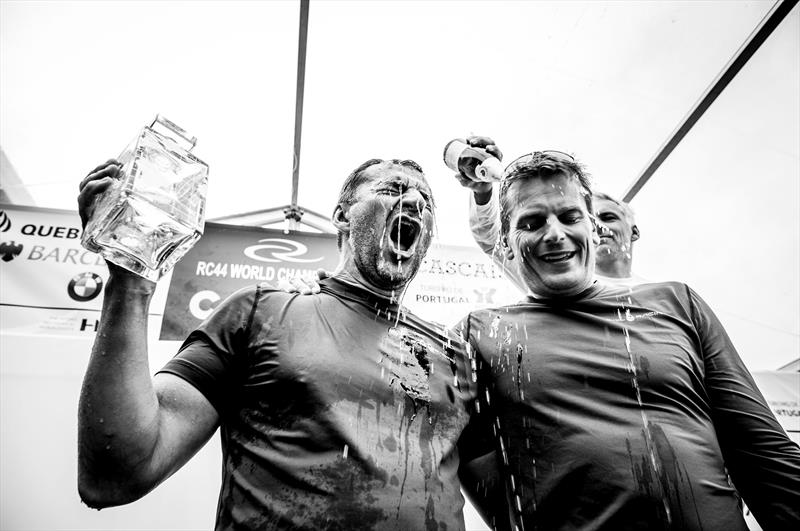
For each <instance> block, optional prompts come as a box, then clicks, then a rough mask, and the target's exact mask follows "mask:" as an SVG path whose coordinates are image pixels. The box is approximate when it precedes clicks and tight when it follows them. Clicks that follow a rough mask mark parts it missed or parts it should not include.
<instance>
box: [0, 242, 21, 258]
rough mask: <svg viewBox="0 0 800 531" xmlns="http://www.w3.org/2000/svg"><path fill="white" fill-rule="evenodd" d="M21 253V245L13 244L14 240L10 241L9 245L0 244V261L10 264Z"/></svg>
mask: <svg viewBox="0 0 800 531" xmlns="http://www.w3.org/2000/svg"><path fill="white" fill-rule="evenodd" d="M21 252H22V244H21V243H15V242H14V240H11V242H10V243H7V242H2V243H0V260H2V261H3V262H10V261H11V260H13V259H14V258H16V257H17V256H19V253H21Z"/></svg>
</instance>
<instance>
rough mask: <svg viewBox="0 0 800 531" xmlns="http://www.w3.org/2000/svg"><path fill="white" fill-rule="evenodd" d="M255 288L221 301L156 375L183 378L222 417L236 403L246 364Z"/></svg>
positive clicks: (257, 297)
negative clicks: (164, 374)
mask: <svg viewBox="0 0 800 531" xmlns="http://www.w3.org/2000/svg"><path fill="white" fill-rule="evenodd" d="M259 291H260V289H259V288H245V289H242V290H240V291H238V292H236V293H234V294H233V295H231V296H230V297H228V298H227V299H225V300H224V301H223V302H222V303H221V304H220V305H219V306H217V308H216V309H215V310H214V312H212V314H211V315H210V316H209V317H208V318H207V319H206V320H205V321H204V322H203V323H201V324H200V326H198V327H197V329H195V330H194V331H192V332H191V333H190V334H189V336H188V337H187V338H186V341H184V343H183V345H182V346H181V348H180V350H179V351H178V353H177V354H176V355H175V357H174V358H172V359H171V360H170V361H169V362H167V364H166V365H165V366H164V367H163V368H162V369H161V370H160V371H159V372H162V373H169V374H174V375H175V376H178V377H180V378H183V379H184V380H186V381H187V382H189V383H190V384H191V385H193V386H194V387H195V388H197V390H198V391H200V392H201V393H202V394H203V396H205V397H206V399H208V401H209V402H211V404H212V405H213V406H214V408H216V410H217V412H218V413H219V415H220V416H221V417H223V418H224V417H225V416H226V415H227V414H228V413H229V412H230V411H231V409H232V407H233V405H234V403H235V402H236V397H237V395H238V389H239V387H240V385H241V382H242V380H243V378H244V372H245V369H246V367H247V360H248V343H249V342H248V338H249V335H250V328H251V324H252V320H253V315H254V313H255V310H256V305H257V303H258V300H259Z"/></svg>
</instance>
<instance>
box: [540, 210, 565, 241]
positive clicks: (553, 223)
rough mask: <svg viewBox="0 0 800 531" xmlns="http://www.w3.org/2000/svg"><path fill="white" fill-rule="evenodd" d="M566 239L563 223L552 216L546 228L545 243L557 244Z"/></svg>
mask: <svg viewBox="0 0 800 531" xmlns="http://www.w3.org/2000/svg"><path fill="white" fill-rule="evenodd" d="M565 237H566V234H565V233H564V227H562V226H561V222H560V221H559V220H558V218H557V217H555V216H550V217H549V218H548V219H547V224H546V226H545V233H544V238H543V239H544V241H545V243H555V242H558V241H561V240H563V239H564V238H565Z"/></svg>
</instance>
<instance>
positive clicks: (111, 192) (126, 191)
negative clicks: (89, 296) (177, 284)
mask: <svg viewBox="0 0 800 531" xmlns="http://www.w3.org/2000/svg"><path fill="white" fill-rule="evenodd" d="M196 141H197V139H196V138H194V137H190V136H188V134H187V133H186V131H184V130H183V129H181V128H180V127H178V126H177V125H175V124H174V123H172V122H170V121H169V120H167V119H166V118H163V117H162V116H156V119H155V120H154V121H153V123H152V124H150V125H149V126H147V127H145V128H143V129H142V130H141V132H140V133H139V136H137V137H136V138H135V139H134V140H133V142H131V144H130V145H129V146H128V147H127V148H126V149H125V151H123V152H122V154H121V155H120V156H119V157H118V159H117V160H119V162H120V163H121V164H122V169H121V171H120V176H121V178H120V179H115V180H114V183H113V184H112V185H111V186H110V187H109V188H108V189H107V190H106V191H105V192H104V193H103V195H101V196H100V197H98V198H97V204H96V206H95V211H94V215H93V216H92V219H91V221H90V222H89V223H88V224H87V225H86V229H85V230H84V231H83V237H82V238H81V243H82V244H83V246H84V247H86V248H87V249H88V250H90V251H93V252H96V253H99V254H101V255H102V256H103V258H105V259H106V260H108V261H110V262H113V263H115V264H117V265H119V266H121V267H124V268H125V269H128V270H129V271H132V272H134V273H136V274H138V275H140V276H142V277H144V278H147V279H149V280H152V281H154V282H155V281H157V280H158V279H159V278H161V277H162V276H163V275H164V273H166V272H167V271H169V270H170V269H172V267H173V266H174V265H175V263H176V262H177V261H178V260H180V259H181V258H182V257H183V255H185V254H186V252H187V251H188V250H189V249H191V247H192V246H193V245H194V244H195V243H196V242H197V240H198V239H200V236H202V234H203V224H204V218H205V196H206V186H207V179H208V165H207V164H206V163H205V162H203V161H202V160H200V159H198V158H197V157H195V156H194V155H193V154H191V153H189V150H191V149H192V148H193V147H194V145H195V143H196Z"/></svg>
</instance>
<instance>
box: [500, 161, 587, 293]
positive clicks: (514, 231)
mask: <svg viewBox="0 0 800 531" xmlns="http://www.w3.org/2000/svg"><path fill="white" fill-rule="evenodd" d="M507 193H508V194H511V195H509V197H508V199H509V201H508V204H509V205H511V207H510V209H509V229H508V234H507V235H506V237H505V243H506V249H507V250H506V255H507V258H509V259H510V260H513V261H514V262H515V263H516V267H517V268H518V270H519V273H520V275H521V276H522V278H523V279H524V280H525V283H526V284H527V286H528V288H529V289H531V291H533V292H534V293H536V294H537V295H540V296H543V297H559V296H568V295H574V294H576V293H579V292H581V291H583V290H584V289H586V288H587V287H589V286H590V285H591V283H592V280H593V272H594V260H595V243H596V234H597V233H596V232H595V231H594V226H593V225H592V221H591V217H590V216H589V212H588V210H587V208H586V202H585V201H584V197H583V194H582V190H581V188H580V186H579V184H578V182H577V180H576V179H575V178H572V177H568V176H567V175H565V174H555V175H552V176H549V177H539V178H532V179H521V180H519V181H517V182H514V183H512V184H511V186H510V188H509V189H508V192H507Z"/></svg>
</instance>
